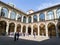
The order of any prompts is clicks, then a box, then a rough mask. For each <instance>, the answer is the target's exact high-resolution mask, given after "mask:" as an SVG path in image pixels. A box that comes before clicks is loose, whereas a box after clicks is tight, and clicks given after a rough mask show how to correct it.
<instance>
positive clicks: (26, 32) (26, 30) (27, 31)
mask: <svg viewBox="0 0 60 45" xmlns="http://www.w3.org/2000/svg"><path fill="white" fill-rule="evenodd" d="M26 33H28V25H26Z"/></svg>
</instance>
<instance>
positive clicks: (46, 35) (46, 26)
mask: <svg viewBox="0 0 60 45" xmlns="http://www.w3.org/2000/svg"><path fill="white" fill-rule="evenodd" d="M45 29H46V37H48V27H47V24H46V25H45Z"/></svg>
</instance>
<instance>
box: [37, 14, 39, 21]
mask: <svg viewBox="0 0 60 45" xmlns="http://www.w3.org/2000/svg"><path fill="white" fill-rule="evenodd" d="M37 21H38V22H39V14H37Z"/></svg>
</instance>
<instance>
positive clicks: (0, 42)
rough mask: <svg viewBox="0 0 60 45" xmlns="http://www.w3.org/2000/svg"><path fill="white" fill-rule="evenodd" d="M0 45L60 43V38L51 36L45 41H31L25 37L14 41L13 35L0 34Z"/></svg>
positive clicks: (55, 44)
mask: <svg viewBox="0 0 60 45" xmlns="http://www.w3.org/2000/svg"><path fill="white" fill-rule="evenodd" d="M0 45H60V38H51V39H47V40H44V41H31V40H24V39H19V40H17V41H14V39H13V38H12V37H6V36H5V37H4V36H0Z"/></svg>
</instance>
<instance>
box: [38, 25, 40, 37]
mask: <svg viewBox="0 0 60 45" xmlns="http://www.w3.org/2000/svg"><path fill="white" fill-rule="evenodd" d="M39 32H40V30H39V25H38V36H39V35H40V34H39Z"/></svg>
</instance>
